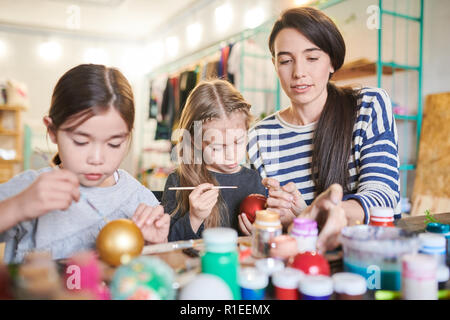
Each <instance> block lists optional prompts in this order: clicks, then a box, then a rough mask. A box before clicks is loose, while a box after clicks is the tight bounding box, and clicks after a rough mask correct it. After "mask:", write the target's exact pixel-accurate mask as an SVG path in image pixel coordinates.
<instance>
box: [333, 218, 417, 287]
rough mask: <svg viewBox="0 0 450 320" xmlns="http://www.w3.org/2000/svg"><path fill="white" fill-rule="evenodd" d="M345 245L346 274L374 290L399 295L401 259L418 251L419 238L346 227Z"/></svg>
mask: <svg viewBox="0 0 450 320" xmlns="http://www.w3.org/2000/svg"><path fill="white" fill-rule="evenodd" d="M341 242H342V246H343V252H344V256H343V263H344V271H346V272H352V273H356V274H360V275H361V276H363V277H364V278H365V279H366V280H367V286H368V289H370V290H375V289H376V290H380V289H381V290H394V291H399V290H400V288H401V270H402V269H401V268H402V267H401V256H402V255H404V254H408V253H416V252H417V251H418V240H417V236H416V235H415V234H414V233H411V232H407V231H404V230H402V229H400V228H395V227H394V228H385V227H374V226H367V225H359V226H352V227H345V228H344V229H343V230H342V233H341Z"/></svg>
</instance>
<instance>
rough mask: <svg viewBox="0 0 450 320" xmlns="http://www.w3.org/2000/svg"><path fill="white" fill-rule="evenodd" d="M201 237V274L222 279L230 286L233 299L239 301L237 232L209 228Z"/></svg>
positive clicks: (228, 229) (227, 229)
mask: <svg viewBox="0 0 450 320" xmlns="http://www.w3.org/2000/svg"><path fill="white" fill-rule="evenodd" d="M202 236H203V241H204V242H205V253H204V254H203V255H202V257H201V264H202V272H203V273H209V274H214V275H216V276H219V277H220V278H222V279H223V280H224V281H225V282H226V283H227V284H228V285H229V286H230V289H231V291H232V292H233V297H234V299H235V300H240V299H241V293H240V289H239V284H238V269H239V258H238V253H237V238H238V235H237V232H236V231H235V230H233V229H230V228H211V229H206V230H205V231H204V232H203V234H202Z"/></svg>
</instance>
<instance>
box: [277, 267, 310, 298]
mask: <svg viewBox="0 0 450 320" xmlns="http://www.w3.org/2000/svg"><path fill="white" fill-rule="evenodd" d="M304 277H305V274H304V273H303V272H301V271H300V270H297V269H294V268H286V269H284V270H281V271H277V272H275V273H274V274H273V275H272V283H273V286H274V288H275V298H276V299H278V300H298V299H299V297H300V295H299V291H298V288H299V285H300V281H301V280H302V279H303V278H304Z"/></svg>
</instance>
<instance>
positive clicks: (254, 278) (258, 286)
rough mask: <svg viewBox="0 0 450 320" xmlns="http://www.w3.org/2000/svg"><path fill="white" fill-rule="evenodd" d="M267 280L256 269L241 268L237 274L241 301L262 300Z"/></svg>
mask: <svg viewBox="0 0 450 320" xmlns="http://www.w3.org/2000/svg"><path fill="white" fill-rule="evenodd" d="M268 283H269V279H268V277H267V275H266V274H265V273H262V272H259V271H258V269H256V268H242V269H241V270H240V272H239V285H240V287H241V298H242V300H263V299H264V294H265V289H266V287H267V284H268Z"/></svg>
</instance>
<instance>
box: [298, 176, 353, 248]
mask: <svg viewBox="0 0 450 320" xmlns="http://www.w3.org/2000/svg"><path fill="white" fill-rule="evenodd" d="M342 196H343V190H342V187H341V186H340V185H339V184H333V185H331V186H330V187H329V188H328V189H327V190H325V191H324V192H322V193H321V194H320V195H319V196H318V197H317V198H316V199H315V200H314V201H313V203H312V204H311V205H310V206H309V207H308V208H306V209H305V211H304V212H302V213H301V214H300V216H301V217H303V218H309V219H313V220H316V221H317V224H318V225H319V228H321V231H320V234H319V237H318V238H317V250H318V251H319V253H321V254H324V253H325V252H326V251H327V250H332V249H335V248H336V247H337V246H339V236H340V233H341V230H342V228H344V227H345V226H347V225H348V221H347V216H346V215H345V211H344V209H343V208H342Z"/></svg>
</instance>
